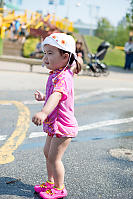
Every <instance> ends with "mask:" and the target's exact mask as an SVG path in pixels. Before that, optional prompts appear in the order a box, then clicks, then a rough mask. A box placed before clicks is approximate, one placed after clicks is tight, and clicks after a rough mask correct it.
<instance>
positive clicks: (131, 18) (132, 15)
mask: <svg viewBox="0 0 133 199" xmlns="http://www.w3.org/2000/svg"><path fill="white" fill-rule="evenodd" d="M129 2H130V8H129V9H128V12H127V13H126V20H127V23H128V26H129V29H130V30H131V31H133V0H130V1H129Z"/></svg>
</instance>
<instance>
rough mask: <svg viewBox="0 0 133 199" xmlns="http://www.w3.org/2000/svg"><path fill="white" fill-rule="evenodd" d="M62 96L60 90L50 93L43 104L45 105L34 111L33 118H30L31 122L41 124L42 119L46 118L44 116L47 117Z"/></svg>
mask: <svg viewBox="0 0 133 199" xmlns="http://www.w3.org/2000/svg"><path fill="white" fill-rule="evenodd" d="M61 97H62V94H61V93H60V92H54V93H52V94H51V95H50V97H49V98H48V101H47V103H46V104H45V106H44V107H43V109H42V110H41V111H40V112H38V113H36V114H35V115H34V116H33V118H32V122H33V123H34V124H36V125H37V126H38V125H42V123H43V121H45V120H46V118H47V117H48V115H49V114H50V113H52V111H53V110H54V109H55V107H56V106H57V105H58V103H59V101H60V99H61Z"/></svg>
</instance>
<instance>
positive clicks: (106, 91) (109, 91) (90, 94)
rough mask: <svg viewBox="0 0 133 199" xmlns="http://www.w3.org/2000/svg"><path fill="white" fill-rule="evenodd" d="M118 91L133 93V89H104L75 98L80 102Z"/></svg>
mask: <svg viewBox="0 0 133 199" xmlns="http://www.w3.org/2000/svg"><path fill="white" fill-rule="evenodd" d="M117 91H133V88H111V89H103V90H98V91H92V92H87V93H84V94H81V95H77V96H75V100H79V99H83V98H87V97H93V96H96V95H101V94H104V93H111V92H117Z"/></svg>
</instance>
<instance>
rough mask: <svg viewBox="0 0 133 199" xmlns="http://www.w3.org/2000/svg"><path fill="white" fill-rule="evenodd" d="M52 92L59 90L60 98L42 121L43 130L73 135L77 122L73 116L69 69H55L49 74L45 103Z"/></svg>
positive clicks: (71, 75) (72, 96) (76, 128)
mask: <svg viewBox="0 0 133 199" xmlns="http://www.w3.org/2000/svg"><path fill="white" fill-rule="evenodd" d="M53 92H61V93H62V98H61V100H60V102H59V104H58V105H57V107H56V108H55V109H54V110H53V112H52V113H51V114H50V115H48V117H47V119H46V120H45V121H44V123H43V130H44V131H45V132H47V133H50V134H51V135H55V134H56V135H59V137H75V136H76V135H77V133H78V124H77V121H76V118H75V116H74V87H73V73H72V71H71V70H70V69H67V70H64V71H62V72H61V71H55V72H53V73H51V74H50V75H49V78H48V81H47V85H46V100H45V103H46V102H47V100H48V98H49V96H50V95H51V94H52V93H53ZM45 103H44V105H45Z"/></svg>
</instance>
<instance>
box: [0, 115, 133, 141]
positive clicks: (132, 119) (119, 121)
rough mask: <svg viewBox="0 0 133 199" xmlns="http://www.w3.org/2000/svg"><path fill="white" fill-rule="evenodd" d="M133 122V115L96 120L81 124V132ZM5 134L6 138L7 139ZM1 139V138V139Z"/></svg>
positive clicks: (38, 134) (32, 134)
mask: <svg viewBox="0 0 133 199" xmlns="http://www.w3.org/2000/svg"><path fill="white" fill-rule="evenodd" d="M130 122H133V117H130V118H124V119H117V120H106V121H101V122H95V123H92V124H88V125H83V126H79V132H80V131H87V130H91V129H96V128H100V127H105V126H111V125H118V124H126V123H130ZM46 135H47V134H46V133H44V132H43V131H42V132H32V133H31V134H30V135H29V138H30V139H31V138H37V137H44V136H46ZM6 136H7V135H5V138H4V139H6ZM0 138H1V139H3V136H0ZM1 139H0V140H1Z"/></svg>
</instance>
